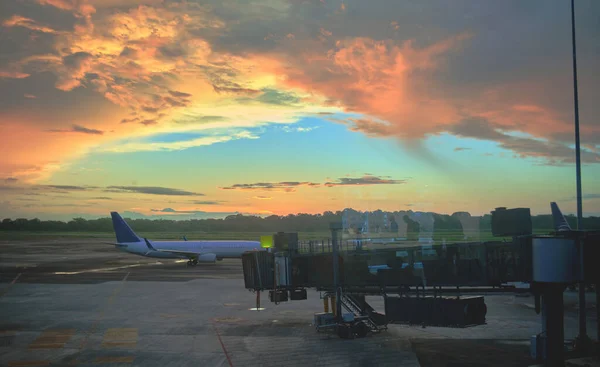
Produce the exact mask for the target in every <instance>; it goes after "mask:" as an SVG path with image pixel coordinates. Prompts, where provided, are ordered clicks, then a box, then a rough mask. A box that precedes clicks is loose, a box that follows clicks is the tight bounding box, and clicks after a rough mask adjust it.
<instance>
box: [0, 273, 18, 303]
mask: <svg viewBox="0 0 600 367" xmlns="http://www.w3.org/2000/svg"><path fill="white" fill-rule="evenodd" d="M20 276H21V273H19V274H17V276H16V277H15V279H13V280H12V282H10V283H9V284H8V285H7V286H6V287H4V289H2V291H0V297H2V296H4V295H5V294H6V293H8V290H9V289H10V287H12V286H13V284H15V283H16V282H17V279H19V277H20Z"/></svg>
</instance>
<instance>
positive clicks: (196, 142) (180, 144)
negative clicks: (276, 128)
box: [102, 131, 259, 153]
mask: <svg viewBox="0 0 600 367" xmlns="http://www.w3.org/2000/svg"><path fill="white" fill-rule="evenodd" d="M258 138H259V137H258V136H257V135H255V134H253V133H251V132H250V131H239V132H232V131H229V132H225V133H223V134H222V135H218V134H214V135H209V136H203V137H200V138H196V139H190V140H181V141H174V142H147V141H140V142H125V143H120V142H115V143H113V144H111V145H108V146H105V147H104V148H102V150H103V151H107V152H113V153H127V152H151V151H177V150H185V149H190V148H195V147H201V146H207V145H213V144H217V143H224V142H229V141H234V140H240V139H258Z"/></svg>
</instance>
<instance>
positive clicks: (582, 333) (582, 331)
mask: <svg viewBox="0 0 600 367" xmlns="http://www.w3.org/2000/svg"><path fill="white" fill-rule="evenodd" d="M571 35H572V43H573V92H574V93H573V99H574V105H575V169H576V177H577V230H578V231H581V230H583V223H582V219H583V208H582V202H581V148H580V142H579V95H578V91H577V48H576V44H575V0H571ZM577 242H578V245H579V255H580V260H579V262H580V268H581V279H582V281H581V282H580V283H579V336H578V339H579V341H580V342H582V343H585V340H586V339H587V330H586V327H587V325H586V317H585V314H586V310H585V283H584V282H583V274H584V272H583V259H584V257H583V245H582V243H581V240H580V236H579V234H578V235H577Z"/></svg>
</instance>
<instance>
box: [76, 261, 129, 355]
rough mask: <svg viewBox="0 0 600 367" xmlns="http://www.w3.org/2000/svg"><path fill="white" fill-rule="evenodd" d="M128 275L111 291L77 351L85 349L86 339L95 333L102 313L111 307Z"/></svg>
mask: <svg viewBox="0 0 600 367" xmlns="http://www.w3.org/2000/svg"><path fill="white" fill-rule="evenodd" d="M129 274H131V272H129V273H127V275H125V277H123V280H121V284H120V285H119V286H118V287H116V288H115V290H114V291H113V293H112V294H111V295H110V297H109V298H108V301H107V302H106V304H105V305H104V307H102V309H101V310H100V313H99V315H98V317H97V318H96V320H94V323H93V324H92V326H91V327H90V328H89V329H88V330H87V332H86V334H85V336H84V338H83V339H82V340H81V344H80V345H79V349H85V346H86V344H87V342H88V339H89V338H90V335H92V334H93V333H94V332H95V331H96V328H97V327H98V324H99V323H100V321H101V320H102V318H103V317H104V313H105V312H106V310H107V309H108V308H109V307H110V305H112V303H113V302H114V301H115V298H116V297H117V295H118V294H119V293H120V292H121V290H123V288H124V287H125V282H126V281H127V278H128V277H129Z"/></svg>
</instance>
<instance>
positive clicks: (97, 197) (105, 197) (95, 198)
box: [90, 196, 112, 200]
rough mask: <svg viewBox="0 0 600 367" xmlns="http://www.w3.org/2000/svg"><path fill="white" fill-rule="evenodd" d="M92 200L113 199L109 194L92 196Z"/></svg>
mask: <svg viewBox="0 0 600 367" xmlns="http://www.w3.org/2000/svg"><path fill="white" fill-rule="evenodd" d="M90 200H112V198H110V197H108V196H94V197H91V198H90Z"/></svg>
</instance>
